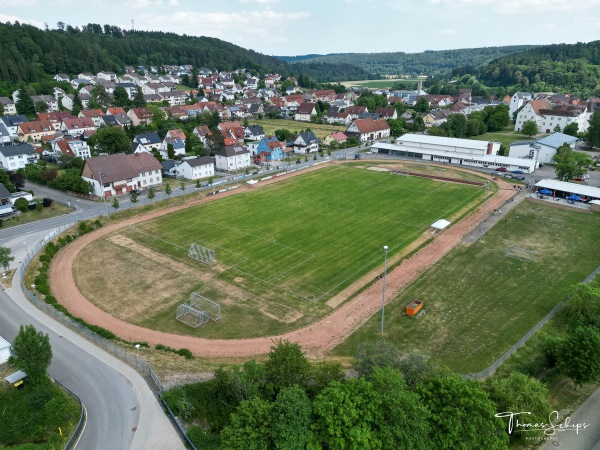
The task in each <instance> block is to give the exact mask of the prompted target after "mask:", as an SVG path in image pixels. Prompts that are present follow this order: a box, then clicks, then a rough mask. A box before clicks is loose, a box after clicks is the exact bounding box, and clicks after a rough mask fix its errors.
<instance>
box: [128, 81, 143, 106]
mask: <svg viewBox="0 0 600 450" xmlns="http://www.w3.org/2000/svg"><path fill="white" fill-rule="evenodd" d="M144 106H146V100H145V99H144V93H143V92H142V88H141V86H138V87H137V88H136V90H135V95H134V96H133V98H132V99H131V107H132V108H143V107H144Z"/></svg>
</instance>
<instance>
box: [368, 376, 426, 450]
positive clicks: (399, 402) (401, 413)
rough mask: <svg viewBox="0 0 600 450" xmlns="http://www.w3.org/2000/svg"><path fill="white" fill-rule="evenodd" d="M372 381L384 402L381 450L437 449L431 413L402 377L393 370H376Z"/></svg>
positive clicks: (380, 429)
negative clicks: (430, 426)
mask: <svg viewBox="0 0 600 450" xmlns="http://www.w3.org/2000/svg"><path fill="white" fill-rule="evenodd" d="M370 381H371V384H372V385H373V389H374V390H375V392H377V393H378V394H379V397H380V399H381V411H380V412H381V414H382V416H383V417H382V420H381V422H380V426H379V435H380V438H381V441H382V448H383V449H389V450H395V449H400V448H407V449H408V448H410V449H414V450H419V449H423V450H427V449H430V448H434V446H433V445H432V442H431V439H430V438H429V433H430V429H429V422H428V418H429V411H428V410H427V408H425V406H423V404H422V403H421V400H420V399H419V396H418V395H417V394H415V393H414V392H411V391H410V390H409V388H408V386H407V385H406V382H405V381H404V378H403V377H402V374H401V373H400V372H398V371H397V370H394V369H392V368H390V367H384V368H379V367H376V368H375V370H374V371H373V376H372V377H371V380H370Z"/></svg>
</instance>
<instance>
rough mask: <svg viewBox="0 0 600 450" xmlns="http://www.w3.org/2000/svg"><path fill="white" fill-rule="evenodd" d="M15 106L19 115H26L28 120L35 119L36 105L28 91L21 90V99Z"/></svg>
mask: <svg viewBox="0 0 600 450" xmlns="http://www.w3.org/2000/svg"><path fill="white" fill-rule="evenodd" d="M15 106H16V108H17V113H19V114H24V115H26V116H27V117H28V118H34V117H35V105H34V104H33V100H32V99H31V95H29V92H28V91H27V89H25V88H21V89H19V99H18V100H17V102H16V103H15Z"/></svg>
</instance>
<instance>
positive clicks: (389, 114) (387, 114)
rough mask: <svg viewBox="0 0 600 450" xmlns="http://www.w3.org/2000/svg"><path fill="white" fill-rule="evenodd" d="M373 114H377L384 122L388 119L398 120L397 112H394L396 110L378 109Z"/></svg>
mask: <svg viewBox="0 0 600 450" xmlns="http://www.w3.org/2000/svg"><path fill="white" fill-rule="evenodd" d="M375 114H379V116H380V117H383V118H384V119H386V120H388V119H393V120H396V119H397V118H398V111H396V108H381V107H380V108H377V109H376V110H375Z"/></svg>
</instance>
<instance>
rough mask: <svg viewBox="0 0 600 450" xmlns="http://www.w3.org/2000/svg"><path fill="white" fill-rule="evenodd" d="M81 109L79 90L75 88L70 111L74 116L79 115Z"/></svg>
mask: <svg viewBox="0 0 600 450" xmlns="http://www.w3.org/2000/svg"><path fill="white" fill-rule="evenodd" d="M82 109H83V103H82V102H81V98H80V97H79V92H78V91H77V90H75V94H73V107H72V108H71V113H72V114H73V115H74V116H77V115H79V113H80V112H81V110H82Z"/></svg>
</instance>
